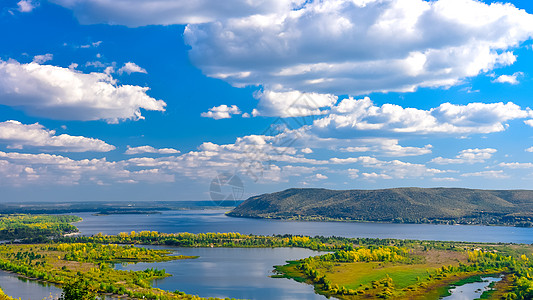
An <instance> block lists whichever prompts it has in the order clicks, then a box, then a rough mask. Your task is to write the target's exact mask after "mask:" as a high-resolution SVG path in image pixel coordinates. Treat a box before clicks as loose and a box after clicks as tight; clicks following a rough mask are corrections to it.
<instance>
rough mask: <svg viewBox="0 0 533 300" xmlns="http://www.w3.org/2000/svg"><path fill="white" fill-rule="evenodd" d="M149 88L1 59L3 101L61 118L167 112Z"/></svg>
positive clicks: (111, 117) (101, 75) (113, 120)
mask: <svg viewBox="0 0 533 300" xmlns="http://www.w3.org/2000/svg"><path fill="white" fill-rule="evenodd" d="M148 89H149V88H147V87H141V86H135V85H118V84H117V83H116V80H115V79H113V77H111V76H110V75H109V74H105V73H89V74H84V73H81V72H78V71H76V70H72V69H68V68H62V67H57V66H50V65H39V64H36V63H29V64H20V63H18V62H16V61H14V60H9V61H2V60H0V104H1V105H8V106H12V107H14V108H16V109H21V110H23V111H25V112H26V113H28V114H30V115H34V116H39V117H45V118H50V119H59V120H82V121H88V120H101V119H103V120H106V121H107V122H109V123H116V122H118V121H119V120H126V119H132V120H139V119H143V118H144V117H143V116H142V114H141V109H145V110H153V111H164V110H165V106H166V103H165V102H164V101H162V100H156V99H154V98H152V97H150V96H148V95H147V94H146V92H147V91H148Z"/></svg>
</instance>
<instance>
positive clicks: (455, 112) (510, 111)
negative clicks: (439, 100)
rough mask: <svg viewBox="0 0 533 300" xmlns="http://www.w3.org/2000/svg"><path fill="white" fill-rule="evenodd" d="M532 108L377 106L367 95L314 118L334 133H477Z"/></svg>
mask: <svg viewBox="0 0 533 300" xmlns="http://www.w3.org/2000/svg"><path fill="white" fill-rule="evenodd" d="M529 114H530V109H529V108H528V109H526V110H523V109H521V108H520V106H518V105H516V104H514V103H512V102H508V103H502V102H498V103H469V104H467V105H455V104H450V103H443V104H441V105H440V106H438V107H436V108H432V109H430V110H421V109H417V108H404V107H401V106H399V105H395V104H383V105H382V106H376V105H374V103H373V102H372V101H371V100H370V98H368V97H365V98H364V99H359V100H356V99H353V98H351V97H350V98H347V99H343V100H342V101H341V102H340V103H339V104H338V105H336V106H334V107H333V108H332V113H331V114H330V115H328V116H326V117H324V118H322V119H319V120H316V121H315V122H314V128H313V131H314V132H316V133H319V134H324V133H326V135H327V136H332V133H333V132H343V133H346V132H356V131H367V132H375V133H376V134H379V133H382V132H391V133H395V134H398V133H405V134H408V133H410V134H435V133H439V134H474V133H492V132H500V131H504V130H505V129H506V128H507V125H506V124H505V122H506V121H509V120H513V119H520V118H526V117H528V115H529Z"/></svg>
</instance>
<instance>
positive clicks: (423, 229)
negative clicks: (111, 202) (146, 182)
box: [76, 210, 533, 244]
mask: <svg viewBox="0 0 533 300" xmlns="http://www.w3.org/2000/svg"><path fill="white" fill-rule="evenodd" d="M224 212H225V211H223V210H189V211H165V212H163V213H162V214H150V215H109V216H93V215H92V214H91V213H76V215H78V216H80V217H82V218H83V221H81V222H79V223H76V226H77V227H78V228H79V229H80V231H81V233H82V234H85V235H92V234H96V233H98V232H102V233H104V234H118V233H120V232H130V231H132V230H135V231H142V230H150V231H159V232H165V233H173V232H190V233H201V232H240V233H243V234H250V233H252V234H260V235H271V234H302V235H309V236H316V235H322V236H332V235H335V236H343V237H365V238H397V239H415V240H438V241H467V242H488V243H497V242H503V243H524V244H531V243H533V228H517V227H503V226H473V225H470V226H469V225H430V224H389V223H346V222H303V221H283V220H264V219H248V218H233V217H227V216H226V215H225V214H224Z"/></svg>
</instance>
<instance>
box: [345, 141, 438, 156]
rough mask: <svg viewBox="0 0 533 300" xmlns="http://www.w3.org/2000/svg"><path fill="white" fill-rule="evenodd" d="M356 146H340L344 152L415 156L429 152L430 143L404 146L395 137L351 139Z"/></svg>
mask: <svg viewBox="0 0 533 300" xmlns="http://www.w3.org/2000/svg"><path fill="white" fill-rule="evenodd" d="M352 143H357V146H349V147H343V148H340V150H341V151H344V152H373V153H377V154H380V155H384V156H395V157H400V156H417V155H424V154H428V153H431V148H432V147H433V146H432V145H429V144H428V145H425V146H424V147H404V146H401V145H399V144H398V140H397V139H386V138H372V139H358V140H353V141H352V142H351V143H350V144H352Z"/></svg>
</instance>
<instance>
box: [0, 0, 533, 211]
mask: <svg viewBox="0 0 533 300" xmlns="http://www.w3.org/2000/svg"><path fill="white" fill-rule="evenodd" d="M532 14H533V5H532V4H531V3H530V1H511V2H508V3H502V2H494V3H493V1H484V2H481V1H474V0H438V1H423V0H410V1H401V0H380V1H378V0H355V1H347V0H330V1H302V0H275V1H244V0H230V1H221V2H219V1H216V2H214V1H207V0H202V1H181V0H162V1H158V2H153V1H149V0H137V1H133V0H130V1H128V0H122V1H111V0H109V1H106V0H99V1H96V0H49V1H44V0H41V1H37V0H22V1H21V0H13V1H11V0H4V1H2V2H1V3H0V28H1V32H2V39H1V42H0V188H1V189H2V193H3V196H2V201H36V200H41V201H89V200H205V199H209V197H210V194H209V188H210V183H211V181H212V180H213V179H214V178H216V177H217V174H219V173H224V172H229V173H231V174H236V175H238V177H240V178H241V179H242V181H243V183H244V188H245V193H244V197H248V196H251V195H255V194H259V193H265V192H275V191H279V190H282V189H285V188H290V187H324V188H331V189H372V188H388V187H401V186H419V187H437V186H446V187H469V188H487V189H531V188H532V186H533V161H532V160H533V134H532V131H533V112H532V111H531V109H530V108H529V107H530V106H532V104H531V100H530V98H531V95H532V94H533V93H532V92H533V81H532V77H531V76H532V74H531V69H532V65H533V47H532V45H533V43H532V41H531V37H532V36H533V15H532Z"/></svg>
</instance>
